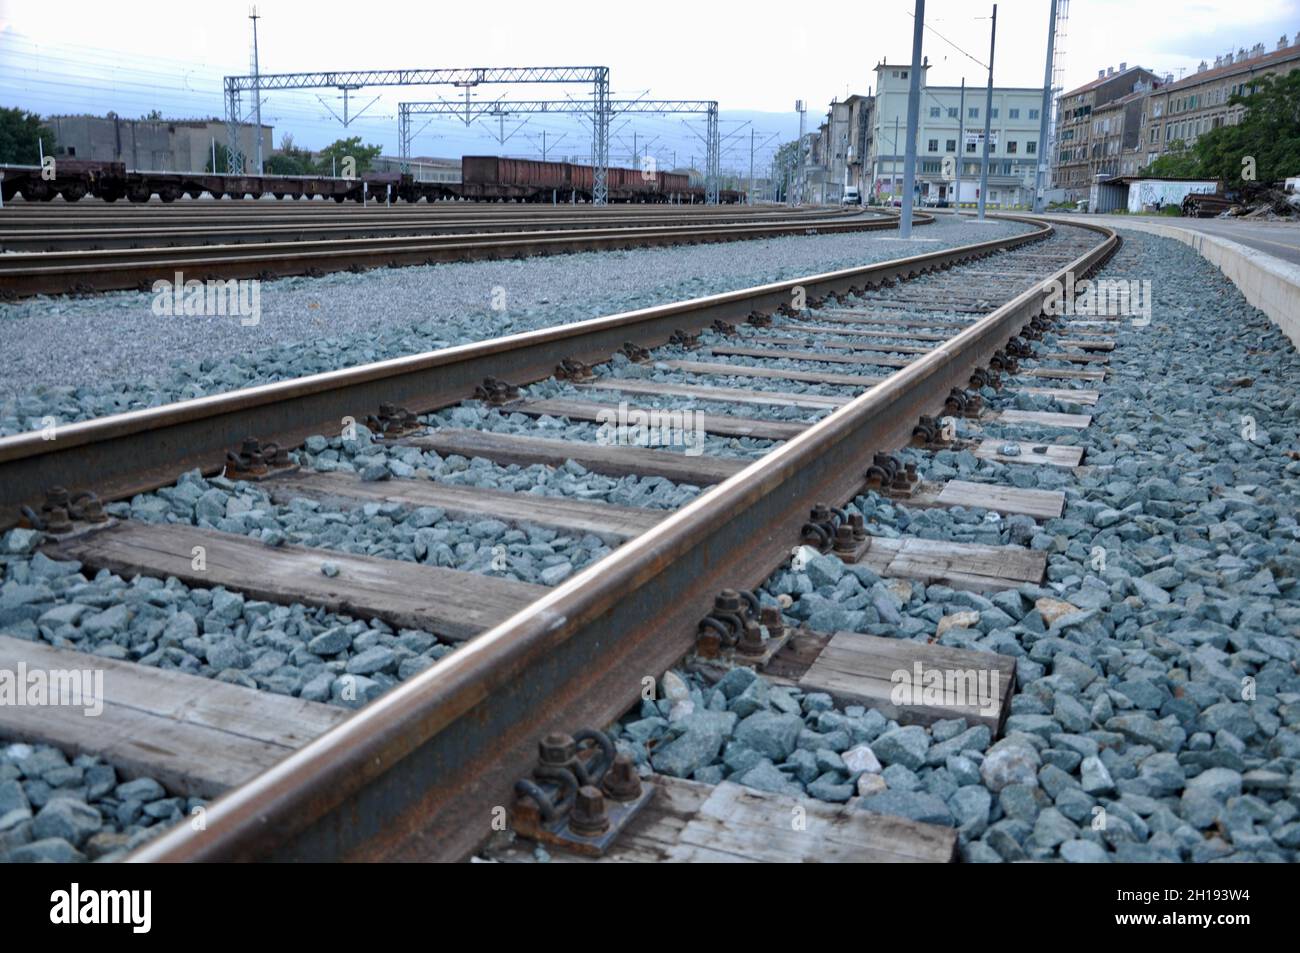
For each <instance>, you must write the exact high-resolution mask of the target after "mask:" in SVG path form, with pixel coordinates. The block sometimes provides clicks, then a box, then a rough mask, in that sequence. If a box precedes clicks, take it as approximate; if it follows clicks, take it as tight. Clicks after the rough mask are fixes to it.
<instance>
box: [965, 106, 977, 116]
mask: <svg viewBox="0 0 1300 953" xmlns="http://www.w3.org/2000/svg"><path fill="white" fill-rule="evenodd" d="M979 117H980V108H979V107H978V106H971V107H970V108H969V109H967V110H966V118H967V119H978V118H979Z"/></svg>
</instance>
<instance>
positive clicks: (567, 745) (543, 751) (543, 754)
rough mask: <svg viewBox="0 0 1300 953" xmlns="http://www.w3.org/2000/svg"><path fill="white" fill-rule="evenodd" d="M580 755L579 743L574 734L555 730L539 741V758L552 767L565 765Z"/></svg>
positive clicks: (541, 761)
mask: <svg viewBox="0 0 1300 953" xmlns="http://www.w3.org/2000/svg"><path fill="white" fill-rule="evenodd" d="M577 756H578V743H577V742H576V741H574V740H573V735H566V734H565V733H564V732H562V731H553V732H551V733H550V734H548V735H546V736H545V737H544V738H542V740H541V741H539V742H537V760H538V761H539V762H540V763H542V764H545V765H550V766H552V767H557V768H558V767H564V766H565V765H567V764H569V763H570V762H571V761H573V759H574V758H576V757H577Z"/></svg>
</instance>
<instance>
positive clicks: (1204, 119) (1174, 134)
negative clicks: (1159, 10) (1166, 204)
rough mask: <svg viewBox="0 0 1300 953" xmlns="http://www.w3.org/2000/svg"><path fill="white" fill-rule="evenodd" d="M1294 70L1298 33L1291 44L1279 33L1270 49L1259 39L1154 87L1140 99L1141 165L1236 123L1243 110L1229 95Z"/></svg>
mask: <svg viewBox="0 0 1300 953" xmlns="http://www.w3.org/2000/svg"><path fill="white" fill-rule="evenodd" d="M1295 69H1300V32H1298V33H1296V35H1295V42H1294V43H1288V42H1287V38H1286V36H1282V37H1281V38H1280V39H1279V40H1278V41H1277V45H1276V47H1275V48H1274V49H1273V50H1272V51H1266V50H1265V48H1264V44H1262V43H1257V44H1256V45H1255V46H1254V47H1253V48H1252V49H1250V50H1247V49H1245V48H1244V47H1243V48H1241V49H1239V50H1238V51H1237V52H1236V53H1232V52H1228V53H1226V54H1224V55H1223V56H1216V57H1215V58H1214V65H1213V66H1211V65H1210V64H1209V63H1207V62H1206V61H1204V60H1202V61H1201V63H1200V65H1199V66H1198V67H1197V69H1196V72H1195V73H1192V74H1191V75H1190V76H1186V77H1184V78H1183V79H1180V80H1178V81H1177V82H1169V83H1167V84H1165V85H1162V86H1161V87H1160V88H1158V89H1155V90H1152V91H1151V94H1150V95H1149V96H1147V97H1146V100H1145V102H1144V110H1143V125H1144V129H1143V135H1142V142H1141V145H1140V147H1139V149H1138V154H1139V156H1140V158H1141V161H1142V166H1143V167H1145V166H1147V165H1150V164H1151V163H1152V162H1154V161H1155V160H1156V159H1158V158H1159V157H1160V156H1162V155H1165V154H1166V153H1169V152H1178V151H1181V150H1182V149H1184V148H1187V147H1190V146H1192V145H1195V143H1196V140H1197V138H1199V137H1200V136H1202V135H1204V134H1205V133H1207V132H1209V131H1210V130H1211V129H1217V128H1218V127H1219V126H1224V125H1228V126H1231V125H1236V124H1237V123H1238V122H1240V121H1241V117H1242V115H1243V114H1244V113H1245V111H1246V108H1245V107H1244V106H1240V105H1237V106H1234V105H1231V104H1230V103H1229V102H1228V100H1229V99H1230V98H1231V97H1232V96H1233V94H1240V95H1248V94H1249V93H1250V92H1251V91H1252V90H1254V89H1255V88H1257V87H1258V84H1259V81H1260V79H1262V78H1263V77H1265V76H1270V75H1286V74H1287V73H1290V72H1291V71H1292V70H1295ZM1170 79H1172V77H1170ZM1135 171H1136V170H1135Z"/></svg>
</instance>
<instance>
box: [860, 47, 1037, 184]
mask: <svg viewBox="0 0 1300 953" xmlns="http://www.w3.org/2000/svg"><path fill="white" fill-rule="evenodd" d="M910 71H911V65H910V64H908V65H902V66H900V65H895V64H891V63H884V62H882V63H880V64H878V65H877V66H876V96H875V104H874V109H873V110H872V120H871V131H870V160H869V163H868V165H869V169H870V178H869V181H868V183H867V188H866V189H865V190H864V192H863V194H864V195H868V196H870V197H871V200H872V201H875V202H885V203H888V202H892V201H894V200H895V199H901V198H902V193H903V162H904V155H905V152H906V142H905V141H904V140H905V137H906V134H907V98H908V93H909V87H910V83H911V80H910V75H909V74H910ZM928 71H929V65H928V63H926V64H923V65H922V67H921V109H920V121H919V124H918V130H917V143H916V156H917V163H916V185H915V188H916V194H915V195H914V200H916V201H919V202H923V203H934V202H949V203H952V204H973V203H975V202H978V200H979V180H980V166H981V163H982V159H983V143H984V119H985V116H984V111H985V108H986V105H987V87H985V86H983V85H979V86H972V85H968V86H967V87H966V88H965V91H964V92H963V90H962V88H961V87H960V86H931V85H929V84H928V83H927V82H926V74H927V72H928ZM1042 105H1043V91H1042V89H1039V88H1034V87H994V89H993V109H992V112H991V113H990V118H991V125H990V135H989V178H988V190H989V191H988V196H987V199H986V204H987V205H988V206H990V207H992V208H1020V207H1025V206H1029V205H1032V204H1033V196H1034V188H1035V181H1034V179H1035V174H1036V168H1037V163H1038V147H1039V143H1038V131H1039V116H1040V110H1041V109H1042ZM959 178H960V181H961V190H960V194H959V193H958V188H957V187H958V179H959Z"/></svg>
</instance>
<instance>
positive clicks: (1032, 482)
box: [617, 235, 1300, 863]
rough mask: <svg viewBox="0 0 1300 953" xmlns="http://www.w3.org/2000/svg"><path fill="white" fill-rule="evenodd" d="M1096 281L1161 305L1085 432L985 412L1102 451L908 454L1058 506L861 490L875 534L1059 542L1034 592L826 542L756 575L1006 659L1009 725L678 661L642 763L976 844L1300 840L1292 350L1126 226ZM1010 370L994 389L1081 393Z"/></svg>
mask: <svg viewBox="0 0 1300 953" xmlns="http://www.w3.org/2000/svg"><path fill="white" fill-rule="evenodd" d="M1102 277H1118V278H1126V279H1127V278H1138V279H1142V278H1151V279H1152V281H1153V285H1154V287H1153V291H1154V294H1155V304H1154V315H1153V320H1152V322H1151V324H1150V325H1149V326H1147V327H1136V326H1132V325H1130V324H1129V323H1128V322H1127V321H1125V322H1122V323H1120V324H1117V325H1116V326H1115V327H1116V331H1117V335H1116V336H1117V339H1118V347H1117V350H1116V351H1115V352H1113V355H1112V361H1111V368H1112V373H1111V375H1110V377H1109V378H1108V380H1107V381H1106V382H1104V383H1102V384H1099V385H1091V386H1095V387H1097V389H1099V390H1100V391H1101V393H1102V398H1101V401H1100V402H1099V403H1098V404H1097V405H1096V406H1095V407H1092V408H1086V409H1084V410H1085V411H1086V412H1090V413H1093V414H1094V415H1095V417H1094V422H1093V424H1092V426H1091V427H1090V428H1088V429H1087V430H1084V431H1081V432H1074V431H1068V432H1067V431H1048V430H1042V431H1038V432H1034V431H1026V430H1024V429H1021V428H1011V427H1002V428H998V427H996V426H995V425H985V427H984V432H985V434H986V435H987V434H989V433H990V432H996V433H997V434H998V435H999V436H1008V437H1009V436H1011V435H1012V434H1016V435H1018V436H1020V437H1021V438H1022V439H1033V440H1037V439H1040V437H1041V439H1043V440H1044V442H1053V443H1074V444H1078V445H1081V446H1085V447H1087V449H1088V453H1087V456H1086V457H1085V460H1084V464H1085V466H1084V469H1082V470H1081V471H1080V472H1079V473H1078V474H1077V475H1076V474H1074V473H1072V472H1071V471H1069V470H1063V469H1057V468H1052V467H1035V466H1024V465H1017V466H1003V465H1001V464H998V463H994V462H991V461H985V460H980V459H977V458H976V457H975V456H974V455H973V454H971V453H970V452H969V450H961V451H943V452H939V453H934V454H925V453H920V452H917V451H910V450H909V451H906V452H905V456H906V457H907V458H908V459H912V460H914V461H916V462H917V463H918V464H919V466H920V470H921V474H922V476H923V477H924V478H927V479H935V480H942V479H947V478H960V479H964V480H975V481H982V482H989V483H999V484H1004V485H1005V484H1011V485H1015V486H1022V487H1034V488H1043V489H1060V490H1063V491H1064V492H1065V494H1066V499H1067V506H1066V511H1065V513H1064V514H1063V516H1062V517H1061V518H1060V519H1054V520H1048V521H1046V522H1045V523H1042V524H1035V523H1034V521H1033V520H1031V519H1028V518H1027V517H1021V516H1011V517H1007V518H1003V517H1000V516H998V515H997V514H995V513H990V512H985V511H982V510H963V509H951V510H949V509H914V508H909V507H907V506H906V505H905V504H901V503H898V502H896V501H892V500H889V499H885V498H882V497H879V496H877V495H875V494H870V495H867V496H862V497H859V498H857V499H856V500H855V501H854V504H853V506H854V508H856V509H857V510H859V511H861V512H862V513H863V514H864V515H865V517H866V519H867V523H868V530H869V532H872V533H874V534H877V535H889V536H896V535H902V534H907V535H915V536H922V537H926V538H930V539H943V540H954V541H962V542H977V543H991V544H1018V545H1024V546H1030V547H1032V548H1034V549H1037V550H1041V551H1044V552H1046V553H1048V558H1049V562H1048V571H1047V578H1046V581H1045V582H1044V584H1043V585H1042V586H1031V585H1026V586H1022V587H1020V588H1019V589H1018V590H1012V591H1008V592H1002V593H996V594H993V593H990V594H987V595H980V594H975V593H970V592H961V591H955V590H953V589H950V588H947V587H944V586H935V585H932V586H928V587H927V586H925V585H923V584H921V583H919V582H907V581H901V580H882V579H880V578H878V577H877V576H876V575H875V574H874V573H873V572H872V571H871V570H869V569H867V568H866V567H864V566H845V565H844V564H842V563H841V562H840V561H839V560H838V559H836V558H834V557H817V558H815V559H813V560H811V561H810V562H809V563H808V564H807V566H806V567H805V568H804V570H803V571H800V572H796V571H793V570H792V569H791V568H789V567H787V568H785V569H783V570H781V571H778V572H777V573H776V574H774V575H773V576H772V577H771V578H769V579H768V580H767V582H766V583H765V585H764V586H763V587H762V588H761V589H760V591H759V593H758V594H759V597H760V599H761V601H762V602H763V603H764V604H768V605H772V604H782V605H785V606H787V608H786V609H785V615H786V619H787V623H795V624H801V625H805V626H808V627H809V628H812V629H814V630H818V631H822V632H834V631H846V630H847V631H858V632H864V633H869V634H873V635H882V636H887V637H896V638H910V639H914V640H917V641H922V642H925V641H931V640H933V641H936V642H937V643H938V644H941V645H947V646H954V647H960V648H967V649H972V650H983V651H989V652H998V653H1001V654H1003V655H1010V656H1013V657H1014V658H1016V660H1017V676H1016V679H1017V686H1016V687H1017V691H1016V694H1015V695H1014V696H1013V698H1012V704H1011V715H1010V716H1009V718H1008V721H1007V723H1006V726H1005V730H1004V734H1003V736H1002V737H1001V738H1000V739H998V740H996V741H995V740H994V739H993V738H992V736H991V733H990V732H989V730H988V729H987V728H985V727H982V726H973V727H972V726H968V725H967V724H966V723H965V722H964V721H962V720H960V719H953V720H949V721H940V722H938V723H936V724H934V725H932V726H930V727H928V728H922V727H918V726H899V725H898V724H896V723H895V722H893V721H890V720H889V719H886V718H885V717H883V716H882V715H881V714H879V713H878V712H875V711H871V710H867V709H864V708H861V707H847V708H843V709H838V708H836V707H835V706H834V704H833V703H832V700H831V698H830V697H829V696H827V695H823V694H819V693H807V694H805V693H802V692H799V691H796V690H793V689H791V688H788V687H784V686H778V685H775V684H772V683H770V682H768V681H767V680H765V679H763V678H762V677H761V676H755V675H754V674H753V673H752V672H749V671H746V670H742V669H735V670H732V671H731V672H730V673H729V674H728V675H726V676H725V677H724V678H723V679H722V681H720V682H718V683H717V684H716V685H711V684H709V683H708V682H707V681H705V680H704V679H703V678H702V677H700V676H699V675H696V674H686V675H682V674H680V673H677V672H673V673H669V674H668V675H666V676H665V677H664V678H663V679H662V680H661V683H660V697H659V698H657V699H656V700H654V701H647V702H643V703H642V704H641V705H640V707H639V708H638V709H636V710H634V711H632V712H630V713H629V714H628V715H627V716H626V717H625V718H624V719H623V720H622V721H621V722H620V724H619V726H618V729H617V730H618V736H619V740H618V744H619V746H620V747H621V748H622V749H623V750H625V751H627V752H629V753H630V754H632V755H633V756H634V757H635V758H637V759H638V761H639V763H640V764H641V765H642V769H643V770H644V771H650V770H651V769H653V770H655V771H659V772H662V773H665V774H670V775H675V776H680V777H692V778H695V779H697V780H700V781H706V782H717V781H720V780H723V779H728V780H733V781H737V782H739V783H741V784H745V785H748V786H750V787H754V788H758V789H761V790H767V791H776V792H781V793H788V794H800V793H804V794H808V795H811V796H813V797H817V798H821V799H823V800H827V801H832V802H849V803H851V804H852V805H853V806H855V807H857V808H859V809H862V810H869V811H876V812H880V813H886V814H896V815H902V816H906V817H910V818H912V819H914V820H918V821H925V822H929V823H935V824H943V825H947V826H951V827H954V828H956V830H957V831H958V836H959V843H960V845H961V854H962V857H963V858H964V859H965V860H967V861H972V862H999V861H1016V860H1025V859H1030V860H1063V861H1067V862H1074V863H1085V862H1107V861H1111V862H1125V861H1131V862H1150V861H1176V862H1177V861H1182V862H1190V863H1209V862H1217V861H1280V862H1294V861H1296V860H1297V859H1298V858H1300V853H1298V852H1300V806H1298V804H1300V773H1298V769H1300V676H1298V675H1297V661H1298V660H1300V650H1298V649H1297V645H1298V644H1300V643H1298V642H1297V640H1296V637H1297V636H1300V588H1298V587H1297V582H1296V577H1297V574H1298V573H1297V570H1300V528H1298V526H1297V514H1298V513H1300V483H1298V482H1297V481H1298V479H1300V460H1298V459H1297V456H1298V453H1297V451H1298V450H1300V399H1298V398H1297V397H1296V392H1295V381H1296V380H1297V379H1298V377H1300V359H1298V358H1297V355H1296V352H1295V350H1294V348H1292V346H1291V345H1290V342H1288V341H1287V339H1286V338H1285V337H1284V336H1283V335H1282V334H1281V333H1280V332H1279V331H1278V329H1277V328H1275V327H1274V326H1273V325H1272V324H1270V323H1269V321H1268V319H1267V318H1266V317H1265V316H1264V315H1263V314H1261V313H1260V312H1258V311H1256V310H1255V309H1253V308H1252V307H1250V306H1249V305H1248V304H1247V303H1246V302H1245V301H1244V299H1243V298H1242V297H1241V295H1240V293H1239V292H1238V291H1237V290H1236V289H1235V288H1234V287H1233V286H1232V285H1231V284H1230V283H1229V282H1228V281H1227V279H1226V278H1224V277H1223V276H1222V275H1221V274H1220V273H1219V272H1218V271H1216V270H1215V269H1214V268H1213V267H1212V266H1210V265H1209V264H1208V263H1206V262H1204V261H1203V260H1201V259H1200V258H1199V257H1198V256H1197V255H1196V254H1195V253H1194V252H1193V251H1191V250H1190V249H1187V248H1185V247H1184V246H1182V245H1180V244H1178V243H1176V242H1172V241H1168V240H1165V239H1157V238H1151V237H1146V236H1140V235H1137V236H1130V237H1127V238H1126V243H1125V245H1124V246H1123V248H1122V249H1121V250H1120V252H1119V254H1118V255H1117V256H1116V257H1115V258H1114V259H1113V260H1112V261H1111V262H1110V263H1108V265H1107V266H1106V268H1105V269H1104V270H1103V272H1102ZM1040 348H1045V349H1048V350H1050V349H1051V342H1050V340H1049V341H1047V342H1044V343H1043V344H1042V345H1040ZM1023 380H1024V383H1025V384H1027V385H1031V386H1041V385H1042V384H1043V382H1042V381H1037V380H1033V379H1030V378H1025V379H1023ZM1014 391H1015V384H1014V383H1012V384H1010V385H1009V386H1008V388H1007V390H1006V391H1004V392H1003V393H1001V394H997V393H995V392H993V391H986V392H985V397H986V399H988V400H989V401H990V403H992V404H994V405H995V406H997V405H1003V406H1021V407H1026V408H1029V409H1058V408H1060V409H1065V408H1066V407H1070V408H1073V409H1075V410H1078V409H1080V408H1074V405H1069V404H1065V405H1063V406H1062V405H1061V404H1060V402H1051V401H1048V402H1046V403H1042V401H1043V399H1042V398H1030V395H1023V394H1021V395H1016V394H1015V393H1014ZM1054 404H1055V405H1054ZM1026 433H1035V436H1033V437H1029V438H1026V437H1025V434H1026ZM972 436H973V434H972Z"/></svg>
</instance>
